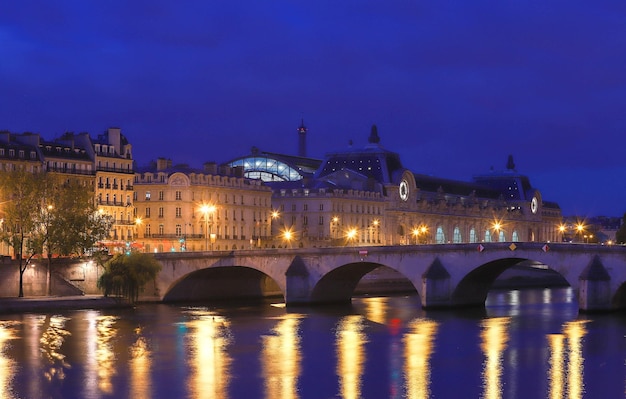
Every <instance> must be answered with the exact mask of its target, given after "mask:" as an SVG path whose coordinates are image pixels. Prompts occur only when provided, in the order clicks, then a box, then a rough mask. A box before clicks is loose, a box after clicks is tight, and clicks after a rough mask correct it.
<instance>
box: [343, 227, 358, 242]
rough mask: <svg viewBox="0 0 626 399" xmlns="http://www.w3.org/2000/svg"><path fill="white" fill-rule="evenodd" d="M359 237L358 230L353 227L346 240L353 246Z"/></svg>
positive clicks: (347, 233)
mask: <svg viewBox="0 0 626 399" xmlns="http://www.w3.org/2000/svg"><path fill="white" fill-rule="evenodd" d="M357 235H358V231H357V229H356V228H354V227H353V228H351V229H350V230H348V231H347V232H346V238H347V239H348V243H350V242H352V244H353V245H354V242H355V241H356V237H357Z"/></svg>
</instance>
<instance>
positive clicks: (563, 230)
mask: <svg viewBox="0 0 626 399" xmlns="http://www.w3.org/2000/svg"><path fill="white" fill-rule="evenodd" d="M566 228H567V227H565V225H564V224H561V225H559V231H560V232H561V233H564V232H565V229H566Z"/></svg>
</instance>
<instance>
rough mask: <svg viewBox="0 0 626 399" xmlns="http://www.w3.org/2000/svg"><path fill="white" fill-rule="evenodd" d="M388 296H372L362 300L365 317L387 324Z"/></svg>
mask: <svg viewBox="0 0 626 399" xmlns="http://www.w3.org/2000/svg"><path fill="white" fill-rule="evenodd" d="M388 300H389V298H383V297H372V298H368V299H367V301H364V302H363V304H364V305H365V317H366V318H367V319H368V320H371V321H373V322H375V323H378V324H387V320H386V315H387V302H388Z"/></svg>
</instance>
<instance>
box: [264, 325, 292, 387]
mask: <svg viewBox="0 0 626 399" xmlns="http://www.w3.org/2000/svg"><path fill="white" fill-rule="evenodd" d="M285 317H286V319H283V320H281V321H280V322H279V323H278V325H277V326H276V327H275V328H274V329H272V333H273V335H265V336H263V337H262V339H263V354H262V362H263V374H265V398H268V399H288V398H289V399H293V398H298V397H299V395H298V378H299V377H300V361H301V359H302V355H301V348H300V331H299V326H300V320H299V318H300V317H301V316H299V315H295V314H287V315H285Z"/></svg>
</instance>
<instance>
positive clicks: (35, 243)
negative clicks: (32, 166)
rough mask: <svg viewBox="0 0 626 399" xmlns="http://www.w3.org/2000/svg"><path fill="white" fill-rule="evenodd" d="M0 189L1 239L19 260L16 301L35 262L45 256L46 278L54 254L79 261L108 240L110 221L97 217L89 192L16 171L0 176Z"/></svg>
mask: <svg viewBox="0 0 626 399" xmlns="http://www.w3.org/2000/svg"><path fill="white" fill-rule="evenodd" d="M0 183H1V187H2V190H0V192H1V195H2V196H3V198H2V200H3V201H4V202H3V204H4V206H3V208H2V217H3V221H4V225H3V226H2V227H3V228H2V229H1V231H0V239H1V240H2V241H4V242H6V243H7V244H8V245H9V246H11V247H12V248H13V253H14V254H15V257H16V259H18V260H19V268H20V283H19V284H20V287H19V296H20V297H21V296H23V287H22V283H23V281H22V277H23V273H24V271H25V270H26V267H27V266H28V263H29V261H30V259H31V258H32V257H33V256H35V255H38V254H41V255H43V254H44V253H46V254H47V255H48V274H49V273H50V267H51V263H52V255H53V254H55V255H59V256H70V255H75V256H82V255H84V254H85V252H87V251H91V250H92V248H93V247H94V246H95V245H96V243H97V242H98V241H100V240H102V239H104V238H106V237H107V235H108V232H109V230H110V228H111V226H112V223H113V221H112V219H111V217H110V216H108V215H104V214H101V213H99V212H97V211H96V207H95V203H94V192H93V188H90V187H89V186H88V185H85V184H83V183H81V182H80V181H76V180H67V179H61V178H60V176H59V175H55V174H49V173H43V172H32V171H27V170H25V169H23V168H18V169H16V170H12V171H5V172H0ZM24 259H25V261H23V260H24ZM48 278H49V275H48Z"/></svg>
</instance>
